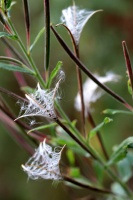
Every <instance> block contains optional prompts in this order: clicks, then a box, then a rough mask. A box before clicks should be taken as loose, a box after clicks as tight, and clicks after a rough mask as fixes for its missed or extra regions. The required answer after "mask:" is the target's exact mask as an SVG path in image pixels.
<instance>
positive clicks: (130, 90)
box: [127, 79, 133, 95]
mask: <svg viewBox="0 0 133 200" xmlns="http://www.w3.org/2000/svg"><path fill="white" fill-rule="evenodd" d="M127 87H128V92H129V94H131V95H133V91H132V86H131V81H130V79H129V80H128V81H127Z"/></svg>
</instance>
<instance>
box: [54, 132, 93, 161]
mask: <svg viewBox="0 0 133 200" xmlns="http://www.w3.org/2000/svg"><path fill="white" fill-rule="evenodd" d="M52 141H53V142H55V143H56V144H58V145H61V146H63V145H66V146H67V147H68V148H70V149H71V150H72V151H73V152H74V153H76V154H77V155H81V156H84V157H87V158H88V157H90V154H89V153H86V151H85V150H83V149H82V148H80V146H79V145H78V144H77V143H76V142H75V141H74V140H71V138H70V137H69V136H68V135H66V134H65V133H64V135H60V137H56V138H52Z"/></svg>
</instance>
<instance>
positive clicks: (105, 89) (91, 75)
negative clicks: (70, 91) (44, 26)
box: [51, 26, 133, 111]
mask: <svg viewBox="0 0 133 200" xmlns="http://www.w3.org/2000/svg"><path fill="white" fill-rule="evenodd" d="M51 29H52V31H53V33H54V35H55V37H56V38H57V40H58V41H59V43H60V44H61V46H62V47H63V48H64V50H65V51H66V52H67V54H68V55H69V56H70V58H71V59H72V60H73V61H74V62H75V63H76V64H77V65H78V66H79V68H80V69H81V70H82V71H83V72H84V73H85V74H86V75H87V76H88V77H90V78H91V79H92V80H93V81H94V82H95V83H96V84H97V85H98V86H99V87H101V88H102V89H103V90H104V91H106V92H107V93H108V94H110V95H111V96H112V97H114V98H115V99H116V100H117V101H119V102H120V103H122V104H123V105H124V106H125V107H126V108H127V109H129V110H131V111H133V107H132V106H131V105H129V104H128V103H127V102H126V101H125V100H124V99H123V98H122V97H120V96H119V95H117V94H116V93H115V92H113V91H112V90H111V89H110V88H108V87H107V86H106V85H104V84H102V83H101V82H99V80H98V79H97V78H96V77H95V76H94V75H93V74H92V73H91V72H90V71H89V70H88V69H87V67H86V66H85V65H84V64H83V63H82V62H81V61H80V60H79V59H78V58H76V57H75V55H74V54H73V52H72V51H71V50H70V49H69V47H68V46H67V45H66V43H65V42H64V41H63V39H62V38H61V37H60V36H59V34H58V33H57V32H56V30H55V29H54V28H53V26H51Z"/></svg>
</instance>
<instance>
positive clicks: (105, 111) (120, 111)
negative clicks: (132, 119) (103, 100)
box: [103, 109, 133, 115]
mask: <svg viewBox="0 0 133 200" xmlns="http://www.w3.org/2000/svg"><path fill="white" fill-rule="evenodd" d="M103 113H104V114H110V115H115V114H127V115H133V112H131V111H125V110H114V109H106V110H104V111H103Z"/></svg>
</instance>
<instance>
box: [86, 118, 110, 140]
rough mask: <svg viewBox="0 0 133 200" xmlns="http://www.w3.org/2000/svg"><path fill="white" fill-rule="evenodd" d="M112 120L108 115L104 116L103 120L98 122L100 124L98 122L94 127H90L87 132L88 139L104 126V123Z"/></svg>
mask: <svg viewBox="0 0 133 200" xmlns="http://www.w3.org/2000/svg"><path fill="white" fill-rule="evenodd" d="M112 121H113V120H112V119H111V118H109V117H106V118H105V119H104V120H103V122H102V123H100V124H98V125H97V126H96V127H95V128H94V129H92V130H91V131H90V133H89V135H88V136H89V139H91V138H92V137H94V136H95V135H96V134H97V132H98V131H99V130H100V129H101V128H102V127H103V126H104V125H106V124H108V123H110V122H112Z"/></svg>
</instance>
